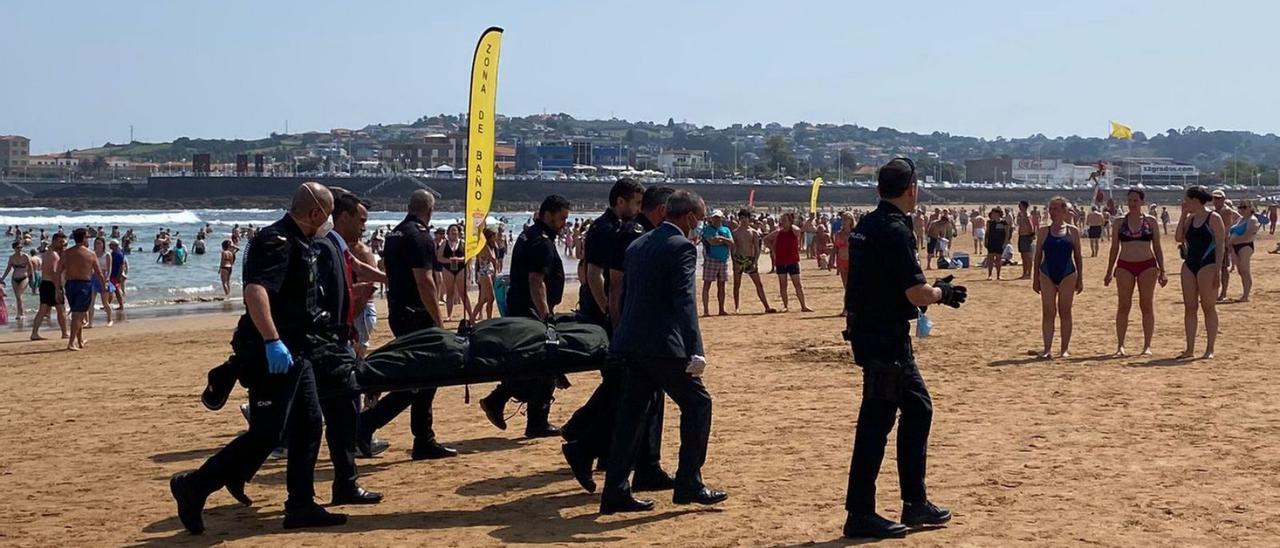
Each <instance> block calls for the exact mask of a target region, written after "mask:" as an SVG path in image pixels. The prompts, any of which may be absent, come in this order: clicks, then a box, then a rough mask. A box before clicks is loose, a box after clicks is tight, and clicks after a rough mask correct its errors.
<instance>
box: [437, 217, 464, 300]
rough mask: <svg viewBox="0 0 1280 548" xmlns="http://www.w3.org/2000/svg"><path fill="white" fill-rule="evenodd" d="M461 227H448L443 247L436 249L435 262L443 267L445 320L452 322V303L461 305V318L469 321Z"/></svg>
mask: <svg viewBox="0 0 1280 548" xmlns="http://www.w3.org/2000/svg"><path fill="white" fill-rule="evenodd" d="M461 234H462V227H461V226H459V225H449V231H448V232H447V233H446V236H445V240H444V245H441V246H440V247H438V248H436V260H438V261H439V262H440V265H441V266H443V267H444V272H442V276H443V278H444V288H445V311H446V315H447V316H448V317H447V318H446V319H448V320H450V321H452V320H453V303H455V302H461V303H462V317H463V318H464V319H467V320H470V319H471V297H470V296H468V295H467V252H466V249H465V247H464V246H463V242H462V238H461V237H460V236H461Z"/></svg>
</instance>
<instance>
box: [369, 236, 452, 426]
mask: <svg viewBox="0 0 1280 548" xmlns="http://www.w3.org/2000/svg"><path fill="white" fill-rule="evenodd" d="M382 257H383V262H384V263H385V265H386V268H387V323H388V324H390V327H391V334H392V335H395V336H397V337H399V336H401V335H406V334H408V333H413V332H415V331H421V330H423V329H429V328H432V327H437V326H436V323H435V320H434V319H432V317H431V314H430V313H428V312H427V307H426V305H424V304H423V302H422V298H421V297H420V296H419V295H418V282H417V280H416V279H415V278H414V276H413V270H414V269H415V268H418V269H431V268H433V266H434V265H435V264H436V263H435V260H436V244H435V240H434V239H432V237H431V232H430V231H429V229H428V228H427V226H426V225H424V224H422V222H421V221H419V220H418V218H417V217H415V216H414V215H408V216H406V217H405V218H404V220H403V221H400V224H398V225H396V227H395V228H394V229H392V230H391V232H388V233H387V239H386V243H384V244H383V251H382ZM435 397H436V389H435V388H422V389H418V390H412V391H398V392H391V393H389V394H386V395H384V396H383V397H382V398H380V399H379V400H378V403H377V404H376V405H374V406H373V407H372V408H370V409H366V410H365V411H364V413H361V415H360V440H361V443H366V444H367V443H368V442H369V441H370V439H371V438H372V437H373V432H374V431H376V430H377V429H379V428H382V427H383V426H385V425H386V424H387V423H389V422H391V420H392V419H394V418H396V416H397V415H399V414H400V413H401V412H403V411H404V410H405V408H406V407H408V408H410V410H409V421H410V422H409V428H410V430H412V431H413V444H414V447H415V448H417V447H425V446H426V445H427V444H430V443H433V442H434V441H435V439H436V434H435V431H434V430H433V429H432V422H433V417H432V414H431V405H432V402H433V401H434V400H435Z"/></svg>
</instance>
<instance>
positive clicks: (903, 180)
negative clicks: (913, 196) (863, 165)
mask: <svg viewBox="0 0 1280 548" xmlns="http://www.w3.org/2000/svg"><path fill="white" fill-rule="evenodd" d="M876 178H877V180H878V182H877V184H876V192H878V193H879V194H880V197H881V198H885V199H888V200H892V199H894V198H900V197H902V195H903V194H905V193H906V192H907V189H908V188H910V187H911V185H914V184H916V164H915V162H912V161H911V159H910V158H894V159H892V160H889V163H887V164H885V165H884V167H881V168H880V173H879V174H878V175H877V176H876Z"/></svg>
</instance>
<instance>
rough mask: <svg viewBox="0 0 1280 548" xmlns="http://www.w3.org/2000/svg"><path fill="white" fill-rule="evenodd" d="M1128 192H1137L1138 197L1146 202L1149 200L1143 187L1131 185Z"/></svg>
mask: <svg viewBox="0 0 1280 548" xmlns="http://www.w3.org/2000/svg"><path fill="white" fill-rule="evenodd" d="M1126 194H1137V195H1138V199H1140V200H1142V201H1144V202H1145V201H1147V193H1146V192H1143V191H1142V189H1140V188H1134V187H1129V190H1128V192H1126Z"/></svg>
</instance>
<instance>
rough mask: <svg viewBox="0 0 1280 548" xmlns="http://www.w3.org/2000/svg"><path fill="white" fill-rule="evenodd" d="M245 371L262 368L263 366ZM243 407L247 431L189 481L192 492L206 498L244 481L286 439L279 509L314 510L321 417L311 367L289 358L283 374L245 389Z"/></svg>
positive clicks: (256, 364) (301, 361)
mask: <svg viewBox="0 0 1280 548" xmlns="http://www.w3.org/2000/svg"><path fill="white" fill-rule="evenodd" d="M264 358H265V356H264ZM255 361H256V360H255ZM246 365H247V364H246ZM248 366H250V367H263V368H265V367H266V364H265V363H261V362H259V363H253V364H252V365H248ZM249 406H250V409H251V411H250V413H249V431H248V432H245V433H244V434H241V435H239V436H237V437H236V439H234V440H231V443H228V444H227V446H226V447H224V448H222V450H221V451H218V452H217V453H215V454H214V455H213V456H212V457H209V460H207V461H205V462H204V464H203V465H201V466H200V468H199V469H197V470H196V471H195V472H194V473H193V474H192V475H191V481H192V485H193V486H194V487H195V489H196V491H197V492H198V493H200V494H202V495H206V496H207V495H208V494H210V493H213V492H214V491H217V490H218V489H221V488H223V487H224V486H226V484H227V483H228V482H244V481H247V480H248V479H249V478H251V477H253V474H254V473H256V472H257V471H258V468H259V467H261V466H262V463H263V462H264V461H265V460H266V459H267V456H268V455H270V454H271V450H272V449H274V448H275V447H276V446H277V445H279V443H280V441H281V440H282V439H284V438H285V435H286V433H287V434H288V440H289V464H288V470H287V472H286V481H287V485H288V491H289V498H288V500H287V501H286V502H285V508H286V509H289V508H302V507H306V506H309V505H312V504H315V486H314V485H313V482H314V480H315V468H316V457H317V455H318V454H319V452H320V428H321V411H320V398H319V396H318V395H317V392H316V379H315V373H314V372H313V371H312V368H311V364H310V363H309V362H308V361H307V360H305V359H298V358H297V357H295V359H294V363H293V367H292V368H290V369H289V372H288V373H285V374H283V375H262V376H260V377H259V378H258V380H257V381H256V382H254V384H253V386H252V388H250V389H249Z"/></svg>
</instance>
